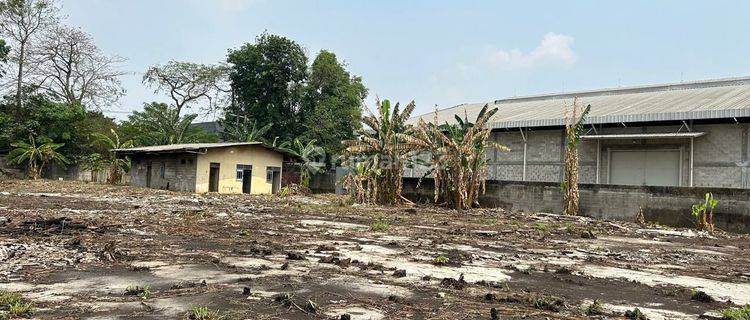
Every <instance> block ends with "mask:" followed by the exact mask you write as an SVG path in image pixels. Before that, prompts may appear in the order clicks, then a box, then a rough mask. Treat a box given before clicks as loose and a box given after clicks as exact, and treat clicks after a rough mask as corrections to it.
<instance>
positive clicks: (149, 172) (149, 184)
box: [146, 163, 151, 188]
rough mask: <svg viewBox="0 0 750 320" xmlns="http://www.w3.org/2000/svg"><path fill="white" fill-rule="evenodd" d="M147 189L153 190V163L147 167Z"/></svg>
mask: <svg viewBox="0 0 750 320" xmlns="http://www.w3.org/2000/svg"><path fill="white" fill-rule="evenodd" d="M146 188H151V163H149V164H148V165H146Z"/></svg>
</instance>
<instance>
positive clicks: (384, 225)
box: [370, 220, 389, 232]
mask: <svg viewBox="0 0 750 320" xmlns="http://www.w3.org/2000/svg"><path fill="white" fill-rule="evenodd" d="M388 227H389V225H388V222H386V221H384V220H378V221H375V222H373V223H372V224H371V225H370V230H372V231H378V232H381V231H387V230H388Z"/></svg>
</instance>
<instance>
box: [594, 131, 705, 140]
mask: <svg viewBox="0 0 750 320" xmlns="http://www.w3.org/2000/svg"><path fill="white" fill-rule="evenodd" d="M705 134H706V133H705V132H675V133H630V134H590V135H584V136H581V139H590V140H596V139H665V138H697V137H700V136H702V135H705Z"/></svg>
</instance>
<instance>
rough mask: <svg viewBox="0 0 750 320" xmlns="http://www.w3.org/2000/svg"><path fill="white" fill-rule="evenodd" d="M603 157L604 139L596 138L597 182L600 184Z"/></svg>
mask: <svg viewBox="0 0 750 320" xmlns="http://www.w3.org/2000/svg"><path fill="white" fill-rule="evenodd" d="M601 159H602V140H601V139H596V184H599V171H600V169H599V168H600V167H601V161H602V160H601Z"/></svg>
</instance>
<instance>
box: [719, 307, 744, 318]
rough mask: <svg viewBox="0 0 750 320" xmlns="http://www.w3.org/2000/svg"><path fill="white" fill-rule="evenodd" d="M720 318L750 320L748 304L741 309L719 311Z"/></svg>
mask: <svg viewBox="0 0 750 320" xmlns="http://www.w3.org/2000/svg"><path fill="white" fill-rule="evenodd" d="M721 316H722V317H724V319H727V320H750V304H748V305H746V306H744V307H742V308H727V309H724V310H721Z"/></svg>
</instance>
